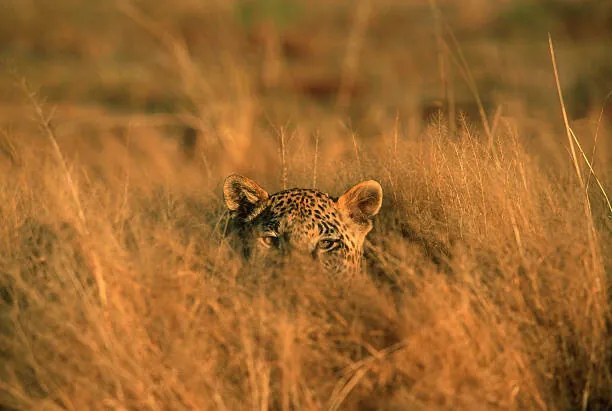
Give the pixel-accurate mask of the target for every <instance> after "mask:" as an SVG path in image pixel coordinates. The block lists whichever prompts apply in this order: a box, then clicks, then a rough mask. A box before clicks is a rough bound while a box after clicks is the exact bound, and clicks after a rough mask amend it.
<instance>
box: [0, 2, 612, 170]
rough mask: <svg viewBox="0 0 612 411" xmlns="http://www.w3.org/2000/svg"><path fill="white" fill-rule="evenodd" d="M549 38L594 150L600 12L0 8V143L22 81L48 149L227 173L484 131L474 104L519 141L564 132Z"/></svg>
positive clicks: (150, 5) (609, 50) (611, 15)
mask: <svg viewBox="0 0 612 411" xmlns="http://www.w3.org/2000/svg"><path fill="white" fill-rule="evenodd" d="M548 33H550V35H551V36H552V39H553V41H554V44H555V50H556V54H557V60H558V64H559V71H560V75H561V82H562V88H563V91H564V93H565V98H566V104H567V109H568V112H569V115H570V117H571V119H572V120H577V121H582V123H578V124H584V127H586V128H587V129H588V133H586V134H588V135H593V134H594V132H593V129H594V128H595V127H597V125H598V124H599V123H598V121H597V120H598V118H599V116H600V115H602V114H603V118H607V120H604V122H605V121H608V122H609V120H610V119H611V118H612V110H611V109H610V107H612V105H611V104H607V105H605V103H604V100H605V98H606V95H607V94H608V93H609V92H610V91H611V90H612V2H610V1H603V0H582V1H580V0H504V1H495V2H492V1H488V0H466V1H444V0H440V1H425V0H377V1H369V0H363V1H334V2H329V1H324V0H309V1H306V0H248V1H247V0H243V1H226V0H218V1H216V0H174V1H172V2H167V1H150V0H148V1H138V0H134V1H128V0H125V1H124V0H118V1H104V2H101V1H93V0H92V1H82V0H58V1H55V2H49V1H45V0H2V1H1V2H0V59H1V61H2V62H3V66H4V67H5V70H3V73H2V75H0V104H1V105H2V107H1V108H0V127H2V128H4V129H5V130H10V133H11V134H19V133H20V132H21V131H22V130H24V129H27V128H28V127H30V126H34V127H35V126H36V125H35V123H31V117H32V113H31V110H24V109H23V107H24V104H26V103H27V102H26V100H25V99H24V93H23V90H22V89H21V88H20V87H19V86H18V83H19V81H16V78H17V79H20V78H25V79H27V81H28V82H29V84H30V88H31V89H32V90H34V91H37V92H38V96H39V97H41V98H44V99H45V101H46V102H47V103H48V105H49V106H50V107H51V108H52V109H53V121H54V123H55V125H56V127H57V128H58V134H59V135H60V136H65V137H66V136H70V135H74V136H81V137H82V136H87V137H90V138H95V137H97V136H102V135H108V134H109V133H110V134H112V135H115V136H125V135H126V134H128V133H129V134H131V135H138V133H141V134H143V135H145V134H146V135H153V134H157V135H160V136H163V137H164V138H165V137H172V138H176V137H178V138H179V140H180V141H181V144H182V145H183V148H184V149H185V151H186V153H187V154H188V155H194V153H196V154H197V153H198V151H197V150H200V151H202V150H203V151H202V152H209V153H212V152H215V150H220V151H219V152H223V154H224V155H227V159H228V161H229V162H230V166H228V167H227V168H228V169H230V168H236V166H237V165H238V164H241V163H242V161H243V155H242V154H241V153H244V152H245V150H248V149H250V148H252V147H253V145H252V142H253V141H254V139H257V138H255V137H253V136H257V135H258V132H259V131H261V130H277V129H279V128H288V129H292V128H299V129H300V130H302V131H303V132H304V134H305V135H309V136H310V135H321V136H322V137H323V138H331V139H333V138H334V136H337V134H334V132H335V130H337V129H338V128H340V129H349V130H351V132H355V133H358V134H359V135H360V136H362V137H363V138H365V139H368V138H371V137H372V136H376V135H377V134H380V133H383V132H385V131H386V130H388V129H389V128H390V126H391V125H395V126H398V127H399V130H400V131H401V133H400V134H401V136H402V137H406V138H409V137H410V136H411V135H416V134H418V133H419V132H421V130H423V128H424V127H425V126H426V125H427V124H428V123H429V122H431V120H432V119H433V118H436V116H438V115H439V114H440V113H442V114H443V115H447V114H448V115H450V117H451V118H453V119H459V120H457V121H463V120H465V121H467V122H468V124H475V125H482V124H483V123H482V121H483V118H482V116H481V114H480V113H479V100H480V103H481V104H482V107H483V109H484V114H485V116H486V117H487V119H488V121H491V122H493V121H494V120H495V118H496V116H497V119H499V118H506V117H512V118H513V119H518V120H519V121H517V123H516V124H519V127H520V128H521V130H519V131H520V132H521V135H523V136H525V137H527V138H528V139H529V137H530V136H531V135H536V134H537V135H540V136H541V135H546V134H551V133H553V134H554V133H558V132H559V131H560V130H561V131H562V130H563V122H562V120H561V113H560V108H559V103H558V97H557V92H556V89H555V83H554V77H553V70H552V66H551V62H550V54H549V49H548V47H549V46H548ZM602 109H603V110H604V111H603V113H602ZM461 119H463V120H461ZM608 124H609V123H608ZM455 125H456V122H455V121H452V122H450V124H449V126H450V127H451V131H452V129H453V128H454V127H455ZM599 126H601V124H599ZM578 127H580V126H578ZM269 134H271V137H270V140H271V141H273V143H272V144H276V140H277V136H276V134H278V133H277V132H271V133H269ZM260 140H262V141H263V140H266V138H262V139H260ZM533 140H534V141H535V140H538V141H540V143H539V144H540V145H541V146H544V148H545V146H546V143H542V141H543V140H542V139H535V138H534V139H533Z"/></svg>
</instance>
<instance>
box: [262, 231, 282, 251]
mask: <svg viewBox="0 0 612 411" xmlns="http://www.w3.org/2000/svg"><path fill="white" fill-rule="evenodd" d="M259 241H260V242H261V243H262V244H263V245H264V247H266V248H272V247H275V248H276V247H278V244H279V240H278V236H277V235H276V234H275V233H265V234H264V235H262V236H261V237H259Z"/></svg>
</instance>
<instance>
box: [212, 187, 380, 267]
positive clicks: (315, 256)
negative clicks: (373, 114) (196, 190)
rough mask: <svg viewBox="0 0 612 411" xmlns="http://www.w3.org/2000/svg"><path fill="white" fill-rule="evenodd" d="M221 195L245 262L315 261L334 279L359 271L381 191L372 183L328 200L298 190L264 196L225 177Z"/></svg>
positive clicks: (315, 192) (321, 194) (261, 191)
mask: <svg viewBox="0 0 612 411" xmlns="http://www.w3.org/2000/svg"><path fill="white" fill-rule="evenodd" d="M223 194H224V199H225V204H226V206H227V208H228V210H229V211H230V217H231V227H232V231H233V232H235V233H236V234H237V236H238V238H239V243H240V246H241V248H242V251H243V253H244V255H245V256H246V257H248V258H257V259H263V260H264V261H266V262H270V263H272V262H276V261H287V257H288V256H289V261H294V260H295V261H298V260H299V259H298V258H297V257H298V256H299V257H304V256H306V257H307V258H306V259H301V260H299V261H306V262H308V261H312V260H315V261H318V263H319V264H321V266H322V267H323V268H324V269H325V270H327V271H329V272H331V273H336V274H353V273H355V272H357V271H359V269H360V268H361V260H362V256H363V242H364V240H365V237H366V235H367V234H368V233H369V232H370V230H371V229H372V221H371V219H372V217H374V216H375V215H376V214H377V213H378V211H379V210H380V206H381V203H382V188H381V187H380V184H379V183H378V182H376V181H373V180H369V181H364V182H361V183H359V184H357V185H355V186H354V187H352V188H351V189H349V190H347V191H346V192H345V193H344V194H343V195H342V196H340V197H339V198H334V197H331V196H329V195H328V194H326V193H324V192H321V191H319V190H315V189H304V188H292V189H289V190H284V191H280V192H278V193H274V194H272V195H269V194H268V193H267V192H266V191H265V190H264V189H263V188H261V187H260V186H259V185H258V184H257V183H256V182H254V181H253V180H250V179H248V178H246V177H243V176H240V175H230V176H229V177H227V178H226V180H225V184H224V187H223ZM293 257H295V259H294V258H293Z"/></svg>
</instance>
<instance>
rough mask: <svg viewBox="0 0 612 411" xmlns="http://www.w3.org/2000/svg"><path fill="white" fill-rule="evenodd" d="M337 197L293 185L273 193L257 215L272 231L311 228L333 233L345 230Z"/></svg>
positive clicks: (310, 229) (308, 229)
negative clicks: (263, 208) (293, 186)
mask: <svg viewBox="0 0 612 411" xmlns="http://www.w3.org/2000/svg"><path fill="white" fill-rule="evenodd" d="M335 200H336V199H335V198H333V197H331V196H329V195H328V194H326V193H324V192H321V191H319V190H315V189H303V188H294V189H289V190H284V191H280V192H278V193H275V194H272V195H271V196H270V198H269V199H268V206H267V207H266V209H265V210H264V212H263V213H262V215H261V216H260V218H258V220H259V222H260V223H262V225H263V226H264V228H265V229H269V230H271V231H279V230H295V229H298V228H300V229H301V230H302V231H311V232H312V233H313V234H314V233H315V232H317V231H318V233H319V234H324V233H330V232H332V231H339V230H341V229H342V222H341V217H340V214H339V211H338V208H337V205H336V203H335Z"/></svg>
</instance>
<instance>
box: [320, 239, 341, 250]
mask: <svg viewBox="0 0 612 411" xmlns="http://www.w3.org/2000/svg"><path fill="white" fill-rule="evenodd" d="M339 246H340V240H336V239H335V238H322V239H321V240H319V243H318V244H317V248H318V249H319V250H320V251H322V252H324V253H327V252H329V251H332V250H335V249H336V248H338V247H339Z"/></svg>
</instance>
